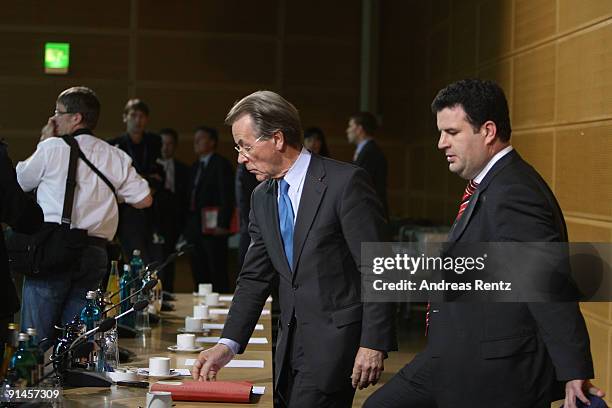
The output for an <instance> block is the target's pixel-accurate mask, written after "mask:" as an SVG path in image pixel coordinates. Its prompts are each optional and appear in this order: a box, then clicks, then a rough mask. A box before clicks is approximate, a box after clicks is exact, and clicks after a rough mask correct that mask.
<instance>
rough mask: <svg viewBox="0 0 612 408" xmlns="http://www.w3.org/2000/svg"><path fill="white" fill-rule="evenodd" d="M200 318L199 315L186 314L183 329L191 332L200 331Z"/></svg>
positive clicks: (201, 325)
mask: <svg viewBox="0 0 612 408" xmlns="http://www.w3.org/2000/svg"><path fill="white" fill-rule="evenodd" d="M202 328H203V324H202V319H201V318H199V317H193V316H187V317H186V318H185V330H187V331H192V332H200V331H202Z"/></svg>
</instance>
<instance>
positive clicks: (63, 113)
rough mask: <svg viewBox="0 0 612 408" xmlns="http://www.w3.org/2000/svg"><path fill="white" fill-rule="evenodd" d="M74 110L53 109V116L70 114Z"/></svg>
mask: <svg viewBox="0 0 612 408" xmlns="http://www.w3.org/2000/svg"><path fill="white" fill-rule="evenodd" d="M73 113H74V112H61V111H58V110H57V109H56V110H54V111H53V115H54V116H62V115H72V114H73Z"/></svg>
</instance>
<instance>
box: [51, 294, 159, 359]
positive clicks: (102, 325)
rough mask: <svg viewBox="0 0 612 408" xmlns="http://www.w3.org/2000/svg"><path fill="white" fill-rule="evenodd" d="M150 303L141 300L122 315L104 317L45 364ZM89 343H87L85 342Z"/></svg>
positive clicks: (78, 347) (75, 348) (77, 347)
mask: <svg viewBox="0 0 612 408" xmlns="http://www.w3.org/2000/svg"><path fill="white" fill-rule="evenodd" d="M148 304H149V301H147V300H139V301H138V302H136V303H134V306H132V307H131V308H130V309H129V310H127V311H125V312H123V313H121V314H120V315H117V316H115V317H109V318H107V319H104V320H103V321H102V322H101V323H100V324H99V325H98V326H97V327H94V328H93V329H91V330H89V331H87V332H85V333H83V334H81V335H80V336H79V337H77V338H76V339H75V340H74V341H73V342H72V343H71V344H70V347H68V349H67V350H66V351H64V352H63V353H61V354H59V355H57V356H55V357H54V358H53V359H52V360H51V361H49V362H48V363H46V364H45V366H48V365H49V364H51V363H53V362H54V361H57V360H59V359H60V358H62V357H64V356H65V355H66V354H68V353H69V352H70V351H72V350H81V346H80V345H79V344H78V343H79V342H80V341H81V340H83V339H84V338H86V337H88V336H90V335H92V334H94V333H96V332H100V333H104V332H107V331H109V330H111V329H112V328H114V327H115V325H116V323H117V320H119V319H120V318H122V317H123V316H125V315H127V314H129V313H132V312H134V311H136V312H138V311H140V310H142V309H144V308H145V307H147V305H148ZM85 344H87V343H85Z"/></svg>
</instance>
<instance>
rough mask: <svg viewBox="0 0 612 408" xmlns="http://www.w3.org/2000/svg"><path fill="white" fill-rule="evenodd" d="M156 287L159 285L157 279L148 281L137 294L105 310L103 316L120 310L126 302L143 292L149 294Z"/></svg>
mask: <svg viewBox="0 0 612 408" xmlns="http://www.w3.org/2000/svg"><path fill="white" fill-rule="evenodd" d="M155 285H157V279H151V280H150V281H148V282H147V283H145V284H144V285H142V287H141V288H140V289H138V290H137V291H136V292H134V293H132V294H131V295H130V296H128V297H126V298H125V299H123V300H122V301H121V302H119V303H117V304H116V305H113V306H111V307H109V308H108V309H106V310H104V311H103V312H102V314H103V315H105V314H107V313H108V312H110V311H111V310H113V309H116V308H118V307H119V306H120V305H121V304H122V303H125V302H126V301H128V300H130V299H132V298H133V297H134V296H137V295H138V294H140V293H141V292H144V293H147V292H149V291H150V290H151V289H153V288H154V287H155Z"/></svg>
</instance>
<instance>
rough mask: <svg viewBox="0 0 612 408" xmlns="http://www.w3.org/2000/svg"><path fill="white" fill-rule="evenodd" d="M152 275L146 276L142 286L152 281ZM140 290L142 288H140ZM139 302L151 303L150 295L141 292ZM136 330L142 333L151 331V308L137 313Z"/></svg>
mask: <svg viewBox="0 0 612 408" xmlns="http://www.w3.org/2000/svg"><path fill="white" fill-rule="evenodd" d="M151 279H152V278H151V275H149V274H145V277H144V278H143V280H142V286H144V285H146V284H147V283H148V282H149V281H150V280H151ZM139 289H140V288H139ZM137 298H138V300H139V301H140V300H146V301H147V302H149V301H150V294H149V293H144V292H140V294H138V296H137ZM135 329H136V330H138V331H140V332H148V331H150V330H151V326H150V322H149V308H148V307H145V308H144V309H142V310H139V311H137V312H136V323H135Z"/></svg>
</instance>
